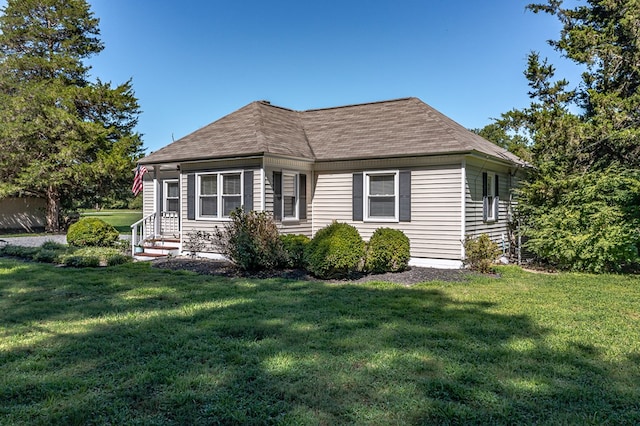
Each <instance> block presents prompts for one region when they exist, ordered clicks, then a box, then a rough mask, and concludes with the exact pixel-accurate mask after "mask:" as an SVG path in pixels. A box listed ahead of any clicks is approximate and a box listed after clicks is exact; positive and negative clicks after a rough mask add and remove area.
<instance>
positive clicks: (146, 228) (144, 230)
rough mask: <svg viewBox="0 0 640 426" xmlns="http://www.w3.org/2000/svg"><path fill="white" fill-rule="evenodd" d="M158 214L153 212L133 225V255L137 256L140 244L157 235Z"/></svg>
mask: <svg viewBox="0 0 640 426" xmlns="http://www.w3.org/2000/svg"><path fill="white" fill-rule="evenodd" d="M155 228H156V212H153V213H151V214H149V215H147V216H145V217H143V218H142V219H140V220H139V221H137V222H136V223H134V224H133V225H131V255H135V249H136V246H137V245H138V244H140V243H141V242H143V241H144V240H146V239H147V238H150V237H154V236H155V235H156V232H155V230H156V229H155Z"/></svg>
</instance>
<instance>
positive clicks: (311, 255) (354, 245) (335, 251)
mask: <svg viewBox="0 0 640 426" xmlns="http://www.w3.org/2000/svg"><path fill="white" fill-rule="evenodd" d="M364 254H365V250H364V241H362V237H360V234H359V233H358V230H357V229H356V228H354V227H353V226H351V225H349V224H347V223H339V222H333V223H332V224H331V225H328V226H326V227H324V228H322V229H321V230H319V231H318V232H317V233H316V235H315V236H314V237H313V239H312V240H311V241H310V242H309V244H307V247H306V248H305V250H304V260H305V262H306V264H307V269H308V270H309V272H311V273H312V274H313V275H315V276H316V277H319V278H323V279H326V278H343V277H347V276H349V274H350V273H352V272H355V271H357V270H358V269H359V267H360V265H361V262H362V259H363V258H364Z"/></svg>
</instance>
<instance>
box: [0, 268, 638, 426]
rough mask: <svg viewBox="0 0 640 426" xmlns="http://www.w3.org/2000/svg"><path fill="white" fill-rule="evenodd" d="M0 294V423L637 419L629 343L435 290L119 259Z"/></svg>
mask: <svg viewBox="0 0 640 426" xmlns="http://www.w3.org/2000/svg"><path fill="white" fill-rule="evenodd" d="M16 264H17V265H20V264H19V263H16ZM18 267H19V266H18ZM461 285H462V284H461ZM465 285H466V284H465ZM0 291H2V299H0V300H2V305H1V306H2V311H1V312H0V323H1V324H2V329H3V330H4V331H3V332H2V339H3V340H4V341H5V342H7V344H5V345H3V346H2V351H1V352H0V366H1V367H0V376H2V377H4V379H0V384H1V386H0V401H1V402H0V418H2V417H4V418H6V419H8V421H9V423H18V424H19V423H21V422H22V423H24V424H88V423H96V424H106V423H111V424H133V423H136V424H137V423H144V424H172V423H177V424H217V423H222V424H248V423H249V424H276V423H284V424H345V423H359V424H369V423H370V424H429V423H438V424H447V423H455V424H459V423H482V424H487V423H491V424H499V423H502V424H506V423H538V422H543V423H582V424H585V423H602V422H606V421H608V422H611V423H634V422H637V421H640V415H639V414H638V412H639V410H640V406H638V403H637V402H635V401H637V400H638V397H639V396H640V395H639V394H638V388H640V379H639V378H638V377H637V376H635V377H633V376H632V377H629V375H628V374H626V373H625V372H629V371H637V370H638V356H637V355H632V356H631V357H630V358H629V359H628V363H625V362H616V363H613V362H609V361H607V360H605V359H604V358H603V356H602V355H601V354H599V353H598V351H597V350H596V348H594V347H591V346H586V345H584V344H573V343H571V342H567V345H566V346H565V347H552V346H551V345H549V344H548V343H547V335H548V333H549V330H547V329H545V328H543V327H540V326H539V325H537V324H535V323H533V322H532V321H531V320H530V319H528V318H527V317H526V316H522V315H505V314H502V313H498V312H497V311H498V309H497V308H499V306H496V305H494V304H492V303H489V302H486V301H481V302H460V301H458V300H454V299H452V298H451V297H449V296H448V295H447V294H445V293H443V292H442V291H440V290H437V289H432V288H403V287H398V286H383V285H373V284H372V285H332V284H324V283H315V282H295V281H286V280H264V281H257V280H251V281H248V280H242V279H237V280H228V279H215V278H212V277H201V276H196V275H193V274H186V273H175V272H173V273H172V272H168V271H157V270H150V269H148V268H145V267H144V266H142V265H126V266H122V267H117V268H109V269H105V270H102V271H91V272H87V271H86V270H85V271H73V270H67V269H56V268H52V267H49V266H34V267H29V268H28V269H27V270H16V271H15V272H9V273H4V274H0ZM0 423H1V421H0Z"/></svg>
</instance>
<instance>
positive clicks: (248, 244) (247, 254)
mask: <svg viewBox="0 0 640 426" xmlns="http://www.w3.org/2000/svg"><path fill="white" fill-rule="evenodd" d="M230 216H231V221H230V222H228V223H226V224H225V226H224V228H222V229H220V228H218V227H216V229H215V231H214V237H215V241H214V244H215V246H216V248H217V249H218V250H219V251H220V252H221V253H222V254H223V255H225V256H226V257H227V258H228V259H229V260H231V261H232V262H233V263H235V264H236V265H237V266H238V267H239V268H240V269H242V270H244V271H257V270H263V269H274V268H278V267H280V266H281V265H283V264H284V262H285V252H284V248H283V247H282V241H281V240H280V238H279V234H278V228H277V226H276V223H275V221H274V220H273V217H272V216H271V215H270V214H269V213H267V212H256V211H250V212H245V211H243V210H242V209H236V210H235V211H233V212H232V213H231V215H230Z"/></svg>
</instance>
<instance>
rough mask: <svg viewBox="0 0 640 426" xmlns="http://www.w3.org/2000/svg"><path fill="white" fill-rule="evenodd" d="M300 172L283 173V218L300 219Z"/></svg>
mask: <svg viewBox="0 0 640 426" xmlns="http://www.w3.org/2000/svg"><path fill="white" fill-rule="evenodd" d="M298 203H299V197H298V174H297V173H290V172H283V173H282V219H283V220H298Z"/></svg>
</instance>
